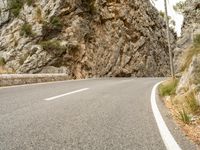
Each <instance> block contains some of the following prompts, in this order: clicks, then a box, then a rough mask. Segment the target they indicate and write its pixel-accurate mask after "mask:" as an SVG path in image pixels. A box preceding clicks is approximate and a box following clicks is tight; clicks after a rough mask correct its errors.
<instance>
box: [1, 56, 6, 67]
mask: <svg viewBox="0 0 200 150" xmlns="http://www.w3.org/2000/svg"><path fill="white" fill-rule="evenodd" d="M5 64H6V61H5V59H4V58H3V57H0V66H4V65H5Z"/></svg>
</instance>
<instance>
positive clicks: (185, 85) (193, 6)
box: [175, 0, 200, 104]
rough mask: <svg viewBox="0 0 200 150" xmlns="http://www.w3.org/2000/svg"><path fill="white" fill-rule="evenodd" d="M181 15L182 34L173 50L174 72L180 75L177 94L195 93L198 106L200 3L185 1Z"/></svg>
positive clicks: (199, 86) (199, 89) (199, 94)
mask: <svg viewBox="0 0 200 150" xmlns="http://www.w3.org/2000/svg"><path fill="white" fill-rule="evenodd" d="M183 14H184V18H185V19H184V24H183V27H182V31H183V33H182V37H180V39H179V40H178V42H177V48H176V49H175V64H176V71H177V73H178V74H179V75H181V79H180V82H179V84H178V88H177V94H178V95H184V94H186V93H188V92H192V93H195V96H196V99H197V100H198V101H199V104H200V1H199V0H187V1H186V2H185V4H184V11H183Z"/></svg>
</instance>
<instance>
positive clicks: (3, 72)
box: [0, 66, 14, 74]
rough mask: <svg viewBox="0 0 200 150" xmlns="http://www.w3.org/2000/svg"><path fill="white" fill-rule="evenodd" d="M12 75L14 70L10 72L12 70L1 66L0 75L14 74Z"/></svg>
mask: <svg viewBox="0 0 200 150" xmlns="http://www.w3.org/2000/svg"><path fill="white" fill-rule="evenodd" d="M12 73H14V71H13V70H10V69H9V70H8V69H6V68H5V67H3V66H0V74H12Z"/></svg>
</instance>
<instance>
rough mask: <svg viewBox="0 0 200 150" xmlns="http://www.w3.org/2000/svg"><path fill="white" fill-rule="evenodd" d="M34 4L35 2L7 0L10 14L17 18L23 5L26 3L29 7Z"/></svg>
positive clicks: (33, 0)
mask: <svg viewBox="0 0 200 150" xmlns="http://www.w3.org/2000/svg"><path fill="white" fill-rule="evenodd" d="M34 2H35V0H9V1H8V7H9V9H10V12H11V14H12V15H13V16H14V17H18V16H19V13H20V11H21V9H22V7H23V6H24V4H25V3H27V5H28V6H31V5H33V4H34Z"/></svg>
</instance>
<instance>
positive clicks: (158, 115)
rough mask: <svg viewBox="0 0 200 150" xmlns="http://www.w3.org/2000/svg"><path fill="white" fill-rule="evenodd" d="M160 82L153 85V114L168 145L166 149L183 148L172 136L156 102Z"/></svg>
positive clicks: (179, 149)
mask: <svg viewBox="0 0 200 150" xmlns="http://www.w3.org/2000/svg"><path fill="white" fill-rule="evenodd" d="M160 83H162V82H160ZM160 83H157V84H156V85H155V86H154V87H153V89H152V92H151V107H152V110H153V114H154V117H155V120H156V123H157V126H158V129H159V131H160V135H161V137H162V140H163V142H164V144H165V146H166V149H167V150H181V148H180V146H179V145H178V144H177V142H176V141H175V139H174V137H173V136H172V134H171V133H170V131H169V129H168V128H167V125H166V124H165V121H164V120H163V118H162V116H161V113H160V111H159V109H158V106H157V104H156V89H157V87H158V85H159V84H160Z"/></svg>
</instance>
